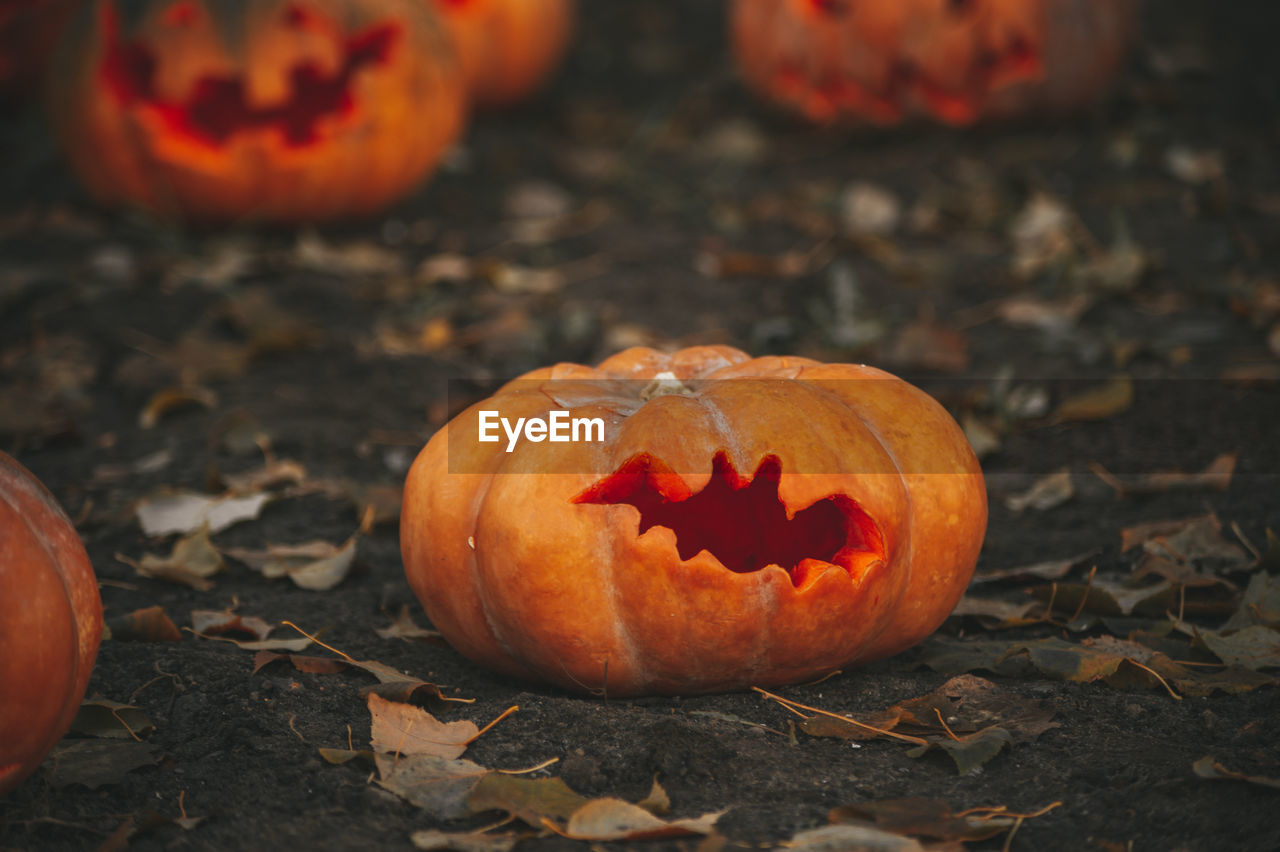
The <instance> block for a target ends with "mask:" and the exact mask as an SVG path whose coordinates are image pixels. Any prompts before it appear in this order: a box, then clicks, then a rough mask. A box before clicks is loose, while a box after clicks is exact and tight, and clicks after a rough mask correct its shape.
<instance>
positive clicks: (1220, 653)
mask: <svg viewBox="0 0 1280 852" xmlns="http://www.w3.org/2000/svg"><path fill="white" fill-rule="evenodd" d="M1196 638H1197V639H1198V640H1199V641H1200V642H1201V643H1203V644H1204V646H1205V647H1206V648H1208V649H1209V651H1210V652H1212V653H1213V655H1214V656H1215V657H1217V658H1218V659H1219V660H1222V662H1224V663H1226V664H1227V665H1228V666H1239V667H1241V668H1246V669H1251V670H1253V671H1257V670H1258V669H1273V668H1278V667H1280V632H1277V631H1275V630H1272V629H1271V628H1270V627H1263V626H1262V625H1260V624H1254V625H1252V626H1250V627H1245V628H1242V629H1240V630H1237V631H1235V632H1234V633H1232V634H1230V635H1228V636H1223V635H1222V634H1220V633H1216V632H1215V631H1213V630H1196Z"/></svg>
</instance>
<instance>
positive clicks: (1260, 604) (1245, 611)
mask: <svg viewBox="0 0 1280 852" xmlns="http://www.w3.org/2000/svg"><path fill="white" fill-rule="evenodd" d="M1251 624H1262V625H1265V626H1267V627H1280V579H1277V578H1276V577H1273V576H1271V575H1270V574H1267V573H1265V572H1259V573H1257V574H1254V575H1253V576H1252V577H1250V578H1249V585H1248V586H1247V587H1245V590H1244V594H1243V595H1242V596H1241V598H1240V606H1239V608H1238V609H1237V610H1236V611H1235V612H1234V613H1232V615H1231V618H1229V619H1228V620H1227V622H1226V623H1225V624H1223V625H1222V626H1221V627H1220V628H1218V630H1219V632H1222V633H1225V632H1228V631H1231V630H1240V629H1243V628H1245V627H1248V626H1250V625H1251Z"/></svg>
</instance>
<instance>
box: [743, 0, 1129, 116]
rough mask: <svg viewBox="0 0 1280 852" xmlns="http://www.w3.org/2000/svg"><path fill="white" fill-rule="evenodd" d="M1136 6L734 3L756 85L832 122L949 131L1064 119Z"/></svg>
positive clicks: (1020, 1) (1091, 0) (983, 1)
mask: <svg viewBox="0 0 1280 852" xmlns="http://www.w3.org/2000/svg"><path fill="white" fill-rule="evenodd" d="M1137 7H1138V0H737V2H736V3H735V5H734V7H733V13H732V15H733V17H732V31H733V32H732V35H733V42H734V49H735V53H736V55H737V60H738V66H739V68H740V69H741V72H742V74H743V77H744V78H745V79H746V81H747V83H748V85H750V86H751V87H752V88H753V89H755V90H756V91H757V92H759V93H760V94H762V95H764V96H765V97H766V98H768V99H770V100H772V101H774V102H776V103H778V104H780V105H781V106H783V107H785V108H787V109H790V110H792V111H794V112H798V113H800V114H802V115H804V116H805V117H806V118H808V119H809V120H811V121H815V122H820V123H826V122H834V121H843V122H854V123H858V122H870V123H874V124H892V123H894V122H897V121H899V120H901V119H904V118H911V117H927V118H931V119H934V120H937V121H941V122H944V123H947V124H969V123H972V122H974V121H977V120H980V119H983V118H993V117H1004V116H1010V115H1018V114H1024V113H1029V112H1062V111H1067V110H1071V109H1075V108H1078V107H1080V106H1083V105H1085V104H1087V103H1088V102H1090V101H1091V100H1093V99H1094V98H1095V97H1097V95H1098V94H1100V93H1101V91H1102V90H1103V89H1104V88H1105V86H1106V85H1107V83H1108V82H1109V81H1110V79H1111V78H1112V76H1113V75H1114V73H1115V71H1116V68H1117V67H1118V66H1119V63H1120V60H1121V59H1122V58H1123V56H1124V51H1125V48H1126V47H1127V45H1128V41H1129V35H1130V33H1131V30H1132V26H1133V23H1134V19H1135V17H1136V12H1137Z"/></svg>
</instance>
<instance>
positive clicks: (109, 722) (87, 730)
mask: <svg viewBox="0 0 1280 852" xmlns="http://www.w3.org/2000/svg"><path fill="white" fill-rule="evenodd" d="M155 729H156V726H155V725H154V724H152V722H151V720H150V719H149V718H148V717H147V714H146V713H145V712H144V711H143V710H142V708H140V707H134V706H132V705H130V704H121V703H120V702H119V701H111V700H110V699H107V698H93V699H86V700H85V701H83V702H81V703H80V710H79V711H78V712H77V713H76V717H75V720H74V721H72V723H71V730H73V731H75V732H76V733H77V734H84V735H85V736H89V737H103V738H107V739H117V740H138V739H141V738H142V737H144V736H146V735H147V734H149V733H151V732H152V731H154V730H155Z"/></svg>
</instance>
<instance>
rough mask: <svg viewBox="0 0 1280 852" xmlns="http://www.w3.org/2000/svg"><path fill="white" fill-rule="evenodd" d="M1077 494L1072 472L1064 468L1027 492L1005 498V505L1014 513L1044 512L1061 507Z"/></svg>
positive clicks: (1041, 480) (1035, 483)
mask: <svg viewBox="0 0 1280 852" xmlns="http://www.w3.org/2000/svg"><path fill="white" fill-rule="evenodd" d="M1075 493H1076V492H1075V485H1074V484H1073V483H1072V479H1071V471H1069V470H1067V469H1065V468H1064V469H1062V470H1060V471H1057V472H1056V473H1051V474H1049V475H1047V476H1043V477H1041V478H1040V479H1037V480H1036V481H1035V482H1034V483H1032V485H1031V487H1030V488H1028V489H1027V490H1026V491H1023V492H1021V493H1019V494H1011V495H1009V496H1008V497H1006V498H1005V501H1004V504H1005V506H1007V507H1008V508H1009V510H1010V511H1013V512H1022V511H1024V510H1026V509H1036V510H1037V511H1041V512H1044V511H1048V510H1049V509H1052V508H1054V507H1056V506H1061V505H1062V504H1063V503H1065V502H1067V501H1068V500H1070V499H1071V498H1072V497H1074V496H1075Z"/></svg>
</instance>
